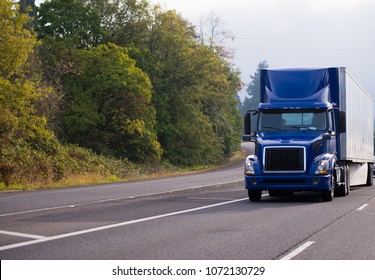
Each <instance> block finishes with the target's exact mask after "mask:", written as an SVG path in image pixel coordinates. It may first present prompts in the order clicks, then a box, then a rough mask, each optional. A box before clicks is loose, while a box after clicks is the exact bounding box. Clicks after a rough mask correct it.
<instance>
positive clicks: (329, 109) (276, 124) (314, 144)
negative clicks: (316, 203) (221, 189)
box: [243, 68, 373, 201]
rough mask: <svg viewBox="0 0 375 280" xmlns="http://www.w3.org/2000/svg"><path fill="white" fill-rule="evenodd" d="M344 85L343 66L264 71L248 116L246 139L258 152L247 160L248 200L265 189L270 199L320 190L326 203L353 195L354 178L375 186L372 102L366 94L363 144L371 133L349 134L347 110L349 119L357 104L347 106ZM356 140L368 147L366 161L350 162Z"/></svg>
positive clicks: (254, 199) (257, 198)
mask: <svg viewBox="0 0 375 280" xmlns="http://www.w3.org/2000/svg"><path fill="white" fill-rule="evenodd" d="M346 83H347V71H346V69H345V68H318V69H281V70H272V69H263V70H262V71H261V91H260V92H261V98H260V100H261V103H260V104H259V107H258V108H257V109H256V110H249V111H248V112H247V114H246V115H245V117H244V131H245V134H244V136H243V140H244V141H252V142H254V143H255V152H254V154H253V155H249V156H248V157H247V158H246V161H245V183H246V189H247V191H248V196H249V199H250V201H259V200H261V194H262V191H263V190H266V191H268V193H269V195H270V196H278V195H285V194H288V195H289V194H293V193H294V192H296V191H316V192H319V193H321V197H322V200H323V201H331V200H332V199H333V197H334V195H336V196H345V195H348V194H349V191H350V179H351V177H353V180H354V181H355V182H354V184H358V183H360V184H361V183H363V184H371V185H372V173H373V160H372V157H373V155H372V151H373V148H372V145H373V137H372V121H371V120H372V116H373V113H372V100H371V99H369V96H368V95H367V94H366V95H365V97H366V98H365V100H366V102H368V100H370V101H371V102H370V105H371V108H370V107H369V106H368V104H365V105H364V107H365V110H364V112H362V113H361V114H366V113H368V112H369V110H370V111H371V115H367V116H368V117H366V119H367V120H368V121H369V122H370V124H369V125H367V124H365V128H364V129H367V128H369V127H370V126H371V131H370V133H371V138H370V139H369V140H370V143H369V141H367V139H365V140H363V139H364V137H367V135H368V133H366V135H358V132H359V131H360V130H358V129H356V132H355V133H353V132H352V131H350V132H349V133H348V131H347V117H348V114H347V113H346V111H347V109H349V115H350V116H351V115H352V111H353V109H355V108H353V109H352V108H351V107H352V105H353V106H354V105H355V106H357V105H358V102H356V104H352V105H350V104H348V95H349V94H348V90H347V88H346V85H347V84H346ZM355 94H358V93H355ZM362 95H363V94H362ZM360 99H361V98H359V97H358V100H360ZM362 99H363V98H362ZM370 116H371V117H370ZM362 119H363V117H362ZM350 129H351V130H353V127H350ZM347 134H349V137H350V139H348V135H347ZM352 138H358V139H357V140H358V141H357V142H360V144H361V145H358V147H354V149H361V148H365V150H366V152H365V153H363V151H362V155H359V156H362V158H350V156H351V155H352V154H353V153H352V152H353V151H350V150H352V149H353V147H350V146H348V143H350V144H352V143H355V144H357V143H356V139H354V142H353V141H352V140H353V139H352ZM348 140H350V141H348ZM370 146H371V147H370ZM369 149H370V150H371V154H370V156H371V160H369V159H368V158H369V156H367V155H366V153H367V150H369ZM348 151H349V152H348ZM357 156H358V155H357ZM351 169H352V170H351ZM369 170H370V171H371V174H370V175H371V176H370V175H369ZM358 178H359V179H358Z"/></svg>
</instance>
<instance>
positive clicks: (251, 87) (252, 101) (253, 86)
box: [240, 60, 269, 115]
mask: <svg viewBox="0 0 375 280" xmlns="http://www.w3.org/2000/svg"><path fill="white" fill-rule="evenodd" d="M268 67H269V66H268V63H267V61H266V60H263V61H261V62H259V64H258V68H257V69H256V71H255V73H254V74H253V75H250V78H251V81H250V83H249V84H248V85H247V88H246V92H247V94H248V96H246V97H245V99H244V101H243V102H242V104H241V106H240V112H241V114H242V115H245V113H246V112H247V111H248V110H250V109H256V108H258V105H259V102H260V70H261V69H263V68H268Z"/></svg>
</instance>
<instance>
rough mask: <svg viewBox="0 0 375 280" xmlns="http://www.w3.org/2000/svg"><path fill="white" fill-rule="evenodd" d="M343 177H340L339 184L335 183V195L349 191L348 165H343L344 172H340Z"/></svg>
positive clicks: (341, 194)
mask: <svg viewBox="0 0 375 280" xmlns="http://www.w3.org/2000/svg"><path fill="white" fill-rule="evenodd" d="M341 176H343V178H341V179H340V181H341V184H340V185H339V184H336V186H335V187H336V188H335V196H338V197H343V196H346V195H348V194H349V191H350V174H349V166H348V165H345V166H344V172H343V173H342V175H341Z"/></svg>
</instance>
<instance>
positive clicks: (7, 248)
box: [0, 197, 248, 251]
mask: <svg viewBox="0 0 375 280" xmlns="http://www.w3.org/2000/svg"><path fill="white" fill-rule="evenodd" d="M244 200H248V198H247V197H246V198H240V199H236V200H231V201H226V202H221V203H216V204H211V205H207V206H201V207H197V208H191V209H186V210H181V211H177V212H171V213H166V214H161V215H156V216H151V217H147V218H142V219H138V220H132V221H126V222H122V223H117V224H111V225H106V226H101V227H96V228H90V229H85V230H80V231H74V232H69V233H64V234H60V235H55V236H50V237H45V238H41V239H37V240H31V241H25V242H20V243H15V244H10V245H5V246H1V247H0V251H4V250H9V249H14V248H19V247H24V246H29V245H33V244H38V243H43V242H47V241H52V240H58V239H62V238H67V237H73V236H77V235H82V234H86V233H91V232H96V231H101V230H107V229H111V228H116V227H122V226H126V225H131V224H137V223H142V222H147V221H152V220H156V219H161V218H165V217H171V216H176V215H180V214H186V213H191V212H196V211H200V210H204V209H209V208H213V207H218V206H222V205H227V204H231V203H236V202H240V201H244Z"/></svg>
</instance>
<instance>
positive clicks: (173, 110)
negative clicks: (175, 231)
mask: <svg viewBox="0 0 375 280" xmlns="http://www.w3.org/2000/svg"><path fill="white" fill-rule="evenodd" d="M151 30H152V32H151V34H150V39H149V42H148V46H149V52H146V54H147V56H148V57H150V56H151V57H152V59H151V60H149V59H138V61H140V62H142V61H143V62H146V64H147V61H152V62H154V61H156V62H157V64H156V66H155V64H154V65H144V64H143V65H141V67H143V69H146V71H148V73H149V75H150V77H151V81H152V83H153V85H154V95H153V102H154V104H155V107H156V108H157V124H158V126H157V131H158V137H159V140H160V143H161V144H162V147H163V148H164V151H165V157H166V158H167V159H168V160H170V161H171V162H172V163H174V164H178V165H191V164H206V163H214V162H218V161H220V160H222V159H223V157H224V156H225V155H228V154H230V153H231V152H233V151H234V150H235V149H236V148H237V147H238V145H239V139H240V137H239V135H238V132H239V129H238V125H239V115H238V111H237V110H236V106H237V104H236V101H235V98H234V96H235V93H236V92H237V90H238V88H239V85H240V80H239V73H238V72H237V71H234V70H233V69H232V68H231V66H230V64H229V63H228V62H226V61H225V60H224V59H222V58H221V57H219V56H218V54H216V53H215V52H213V51H212V50H211V48H210V46H206V45H203V44H201V43H200V42H199V40H197V34H196V32H195V29H194V27H193V26H191V25H190V24H189V23H188V22H187V21H186V20H184V19H182V18H181V17H180V16H179V15H177V14H176V13H175V12H174V11H166V12H164V11H157V13H156V15H155V22H154V24H153V26H152V28H151Z"/></svg>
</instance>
